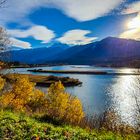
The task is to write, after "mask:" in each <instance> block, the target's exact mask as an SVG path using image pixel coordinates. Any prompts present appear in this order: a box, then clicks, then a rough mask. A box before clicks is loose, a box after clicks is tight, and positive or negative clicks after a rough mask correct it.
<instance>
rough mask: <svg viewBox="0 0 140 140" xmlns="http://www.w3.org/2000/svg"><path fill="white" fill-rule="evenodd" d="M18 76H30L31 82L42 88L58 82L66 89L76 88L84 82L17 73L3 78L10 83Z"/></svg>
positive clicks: (67, 78) (51, 76)
mask: <svg viewBox="0 0 140 140" xmlns="http://www.w3.org/2000/svg"><path fill="white" fill-rule="evenodd" d="M18 76H21V78H22V77H24V76H28V77H29V81H30V82H33V83H36V86H41V87H49V86H50V85H51V84H52V83H55V82H58V81H61V82H62V84H63V85H64V86H66V87H74V86H80V85H82V82H81V81H79V79H74V78H70V77H60V76H53V75H49V76H42V75H33V74H16V73H13V74H6V75H3V77H4V78H5V79H6V80H7V81H9V82H11V81H15V80H16V79H17V77H18Z"/></svg>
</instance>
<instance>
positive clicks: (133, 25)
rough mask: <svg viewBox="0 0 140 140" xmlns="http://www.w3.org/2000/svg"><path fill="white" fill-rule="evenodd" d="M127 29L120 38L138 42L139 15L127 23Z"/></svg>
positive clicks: (139, 31) (139, 36) (139, 35)
mask: <svg viewBox="0 0 140 140" xmlns="http://www.w3.org/2000/svg"><path fill="white" fill-rule="evenodd" d="M128 25H129V28H130V29H128V30H126V31H125V32H123V33H122V34H121V35H120V37H121V38H127V39H135V40H140V13H139V14H138V15H137V16H136V17H135V18H133V19H132V21H130V22H129V24H128Z"/></svg>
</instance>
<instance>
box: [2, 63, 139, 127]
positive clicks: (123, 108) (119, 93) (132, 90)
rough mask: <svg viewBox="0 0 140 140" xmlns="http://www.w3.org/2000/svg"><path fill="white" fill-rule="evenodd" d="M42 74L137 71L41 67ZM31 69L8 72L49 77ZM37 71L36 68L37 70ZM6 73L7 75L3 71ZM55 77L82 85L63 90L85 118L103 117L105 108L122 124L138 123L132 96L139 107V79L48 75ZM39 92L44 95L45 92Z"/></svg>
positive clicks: (135, 70)
mask: <svg viewBox="0 0 140 140" xmlns="http://www.w3.org/2000/svg"><path fill="white" fill-rule="evenodd" d="M40 68H41V69H43V70H79V71H87V70H88V71H93V70H96V71H97V70H99V71H106V72H121V73H135V72H137V71H138V69H129V68H103V67H94V66H75V65H66V66H51V67H40ZM28 69H34V68H16V69H10V70H8V72H12V73H13V72H14V73H26V74H37V75H50V74H47V73H33V72H28V71H27V70H28ZM37 69H39V67H37ZM5 72H6V71H5ZM51 75H56V76H69V77H72V78H77V79H79V80H80V81H82V82H83V84H82V86H76V87H68V88H66V90H67V91H68V92H69V93H70V94H73V95H75V96H77V97H78V98H79V99H80V100H81V101H82V103H83V106H84V110H85V112H86V114H88V115H91V114H98V115H99V114H102V113H103V112H104V111H105V110H106V109H107V108H109V107H111V108H113V109H114V110H115V111H116V112H117V113H118V114H119V115H120V117H121V119H122V121H124V122H126V123H129V124H132V125H135V124H136V123H137V122H136V120H137V118H136V117H137V116H136V114H137V109H138V108H137V105H136V100H135V96H136V97H137V98H138V102H139V103H140V96H139V95H140V82H139V80H140V77H139V76H136V75H119V76H118V75H89V74H51ZM38 88H41V89H42V90H43V91H45V92H46V88H44V87H43V88H42V87H38Z"/></svg>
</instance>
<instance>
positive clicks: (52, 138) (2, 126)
mask: <svg viewBox="0 0 140 140" xmlns="http://www.w3.org/2000/svg"><path fill="white" fill-rule="evenodd" d="M139 139H140V136H139V135H136V134H129V135H128V134H127V135H121V134H115V133H113V132H110V131H105V130H100V131H97V130H92V131H91V130H88V129H82V128H79V127H74V126H68V125H61V126H55V125H53V124H50V123H46V122H41V121H38V120H36V119H34V118H31V117H28V116H26V115H24V114H17V113H13V112H11V111H2V110H1V111H0V140H139Z"/></svg>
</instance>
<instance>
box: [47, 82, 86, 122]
mask: <svg viewBox="0 0 140 140" xmlns="http://www.w3.org/2000/svg"><path fill="white" fill-rule="evenodd" d="M47 114H48V116H51V117H53V118H57V119H60V120H62V119H63V120H64V121H66V122H70V123H79V122H80V121H81V119H82V118H83V117H84V112H83V107H82V104H81V101H80V100H79V99H78V98H76V97H73V96H71V95H70V94H68V93H66V92H65V88H64V86H63V85H62V83H61V82H56V83H54V84H52V85H51V86H50V88H49V89H48V95H47Z"/></svg>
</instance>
